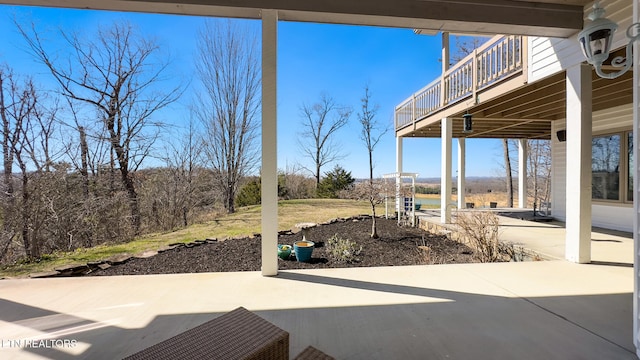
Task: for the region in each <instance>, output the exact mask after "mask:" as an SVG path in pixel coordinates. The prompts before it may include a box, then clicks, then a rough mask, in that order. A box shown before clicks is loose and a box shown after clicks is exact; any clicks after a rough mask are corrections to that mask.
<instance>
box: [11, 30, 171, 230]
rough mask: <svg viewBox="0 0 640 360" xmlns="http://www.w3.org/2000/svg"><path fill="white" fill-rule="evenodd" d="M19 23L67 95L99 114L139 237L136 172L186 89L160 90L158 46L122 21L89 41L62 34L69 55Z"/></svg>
mask: <svg viewBox="0 0 640 360" xmlns="http://www.w3.org/2000/svg"><path fill="white" fill-rule="evenodd" d="M16 25H17V26H18V29H19V31H20V32H21V33H22V35H23V37H24V39H25V40H26V42H27V44H28V48H29V49H30V51H31V52H32V53H33V54H34V55H35V56H36V57H37V59H38V60H39V61H41V62H42V63H43V64H44V65H46V66H47V68H48V69H49V71H50V72H51V74H52V75H53V77H54V79H55V80H56V81H57V82H58V84H59V85H60V89H61V93H62V94H63V95H64V96H66V97H68V98H70V99H72V100H74V101H76V102H80V103H83V104H85V105H87V106H89V108H90V109H91V111H94V112H97V114H98V118H99V120H98V121H99V122H100V123H101V124H102V127H103V128H104V129H105V132H106V139H105V140H106V141H108V142H109V144H110V146H111V154H112V155H113V162H114V163H117V165H118V170H119V172H120V181H121V183H122V185H123V186H124V189H125V190H126V192H127V196H128V199H129V208H130V214H131V225H132V228H133V229H134V232H135V233H138V232H139V230H140V209H139V205H138V193H137V190H136V186H135V183H134V180H133V174H134V173H135V171H136V170H137V169H138V167H139V166H140V165H141V163H142V162H143V161H144V159H145V158H146V157H147V156H148V155H149V151H150V149H151V147H152V146H153V144H154V142H155V140H156V139H157V137H158V133H159V127H160V126H161V123H160V122H154V121H153V119H152V118H153V115H154V114H155V113H156V112H157V111H158V110H160V109H161V108H163V107H165V106H167V105H168V104H170V103H172V102H173V101H175V100H176V99H177V97H178V96H179V90H180V89H179V88H169V90H166V91H165V90H163V91H158V90H157V89H158V88H160V87H159V86H158V85H159V83H160V82H162V80H164V79H163V74H164V73H165V71H166V69H167V62H165V61H162V60H161V59H160V56H159V55H160V54H158V53H159V47H158V45H157V44H155V43H154V42H153V41H150V40H148V39H145V38H143V37H142V36H140V35H138V34H137V33H136V31H135V29H134V27H133V26H132V25H131V24H129V23H126V22H122V23H114V24H113V25H112V26H110V27H105V28H99V29H98V30H97V32H96V33H95V34H90V35H89V36H87V37H83V36H81V35H80V34H79V33H77V32H67V31H64V30H60V36H61V38H62V39H64V41H65V43H66V45H67V47H65V48H66V49H68V53H64V54H58V53H55V52H53V51H51V50H50V49H48V48H47V47H46V46H45V43H46V42H45V41H43V39H42V38H41V37H40V35H39V34H38V33H37V31H36V30H35V26H34V25H32V26H31V28H30V29H25V28H24V27H22V26H21V25H20V24H17V23H16ZM60 59H67V61H62V60H60ZM163 89H165V88H163Z"/></svg>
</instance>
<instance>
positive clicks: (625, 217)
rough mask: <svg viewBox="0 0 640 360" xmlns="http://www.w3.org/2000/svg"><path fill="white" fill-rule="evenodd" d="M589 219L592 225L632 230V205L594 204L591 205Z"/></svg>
mask: <svg viewBox="0 0 640 360" xmlns="http://www.w3.org/2000/svg"><path fill="white" fill-rule="evenodd" d="M591 221H592V224H593V226H597V227H601V228H605V229H613V230H620V231H627V232H633V207H632V206H631V205H629V206H604V205H599V204H598V205H596V204H594V205H593V206H592V207H591Z"/></svg>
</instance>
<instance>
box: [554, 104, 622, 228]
mask: <svg viewBox="0 0 640 360" xmlns="http://www.w3.org/2000/svg"><path fill="white" fill-rule="evenodd" d="M632 123H633V105H632V104H628V105H623V106H618V107H615V108H611V109H607V110H603V111H599V112H596V113H594V114H593V132H594V134H596V133H606V132H608V131H618V130H625V129H631V126H632ZM565 128H566V122H565V120H559V121H554V122H553V123H552V126H551V133H552V137H551V138H552V143H551V156H552V169H551V172H552V175H551V177H552V183H551V202H552V215H553V217H554V218H556V219H558V220H560V221H565V220H566V216H567V213H566V196H565V189H566V163H567V156H566V143H564V142H559V141H558V138H557V137H556V132H557V131H558V130H563V129H565ZM591 209H592V210H591V221H592V223H593V225H594V226H598V227H603V228H607V229H615V230H622V231H629V232H631V231H633V208H632V207H631V206H630V205H623V204H616V205H612V206H608V205H603V204H602V203H596V204H593V205H592V208H591Z"/></svg>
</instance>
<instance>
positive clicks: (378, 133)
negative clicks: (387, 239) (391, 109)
mask: <svg viewBox="0 0 640 360" xmlns="http://www.w3.org/2000/svg"><path fill="white" fill-rule="evenodd" d="M360 102H361V108H360V112H359V113H358V121H360V125H361V126H362V127H361V129H360V139H361V140H362V142H363V143H364V144H365V146H366V148H367V153H368V155H369V182H368V185H369V186H368V194H367V198H368V200H369V203H370V204H371V219H372V220H371V237H372V238H374V239H377V238H378V230H377V228H376V205H377V204H379V203H380V201H381V200H380V199H381V198H380V196H379V194H380V192H379V191H380V188H379V187H377V186H374V185H375V184H374V181H373V151H374V150H375V148H376V146H377V145H378V143H379V142H380V139H382V136H383V135H384V134H386V133H387V131H389V128H388V127H384V126H382V125H381V124H380V123H379V122H378V121H377V120H376V118H375V117H376V114H377V113H378V109H379V106H378V105H377V104H375V105H372V104H371V92H370V91H369V86H365V88H364V95H363V97H362V99H360Z"/></svg>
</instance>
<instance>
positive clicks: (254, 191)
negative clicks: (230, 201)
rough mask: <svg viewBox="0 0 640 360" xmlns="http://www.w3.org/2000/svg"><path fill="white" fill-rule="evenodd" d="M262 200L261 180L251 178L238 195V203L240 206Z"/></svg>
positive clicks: (254, 203) (256, 203) (255, 203)
mask: <svg viewBox="0 0 640 360" xmlns="http://www.w3.org/2000/svg"><path fill="white" fill-rule="evenodd" d="M261 201H262V197H261V194H260V181H259V180H251V181H250V182H249V183H248V184H247V185H245V186H244V187H243V188H242V190H240V193H238V195H237V196H236V205H238V206H249V205H258V204H260V202H261Z"/></svg>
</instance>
